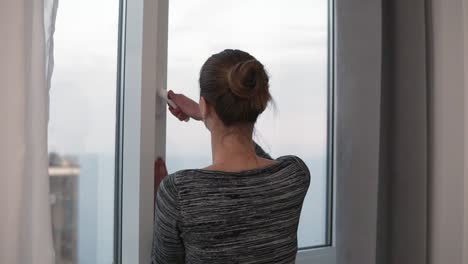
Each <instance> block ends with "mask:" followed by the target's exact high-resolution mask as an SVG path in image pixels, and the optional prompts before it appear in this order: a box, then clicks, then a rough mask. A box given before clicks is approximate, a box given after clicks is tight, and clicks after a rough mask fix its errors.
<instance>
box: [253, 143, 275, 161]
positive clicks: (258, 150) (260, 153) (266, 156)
mask: <svg viewBox="0 0 468 264" xmlns="http://www.w3.org/2000/svg"><path fill="white" fill-rule="evenodd" d="M254 144H255V153H256V154H257V155H258V156H260V157H262V158H264V159H269V160H272V159H273V158H272V157H271V156H270V154H268V153H266V152H265V151H264V150H263V149H262V147H260V146H259V145H258V144H257V142H255V141H254Z"/></svg>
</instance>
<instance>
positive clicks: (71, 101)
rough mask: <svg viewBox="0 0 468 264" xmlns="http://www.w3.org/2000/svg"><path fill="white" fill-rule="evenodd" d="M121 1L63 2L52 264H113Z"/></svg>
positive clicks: (53, 112)
mask: <svg viewBox="0 0 468 264" xmlns="http://www.w3.org/2000/svg"><path fill="white" fill-rule="evenodd" d="M118 5H119V1H111V0H101V1H91V0H82V1H60V3H59V8H58V13H57V20H56V31H55V69H54V74H53V77H52V87H51V90H50V119H49V175H50V203H51V209H52V230H53V240H54V248H55V255H56V260H55V263H64V264H71V263H73V264H75V263H82V264H94V263H96V264H97V263H99V264H100V263H112V261H113V241H114V240H113V233H114V231H113V223H114V151H115V121H116V120H115V116H116V69H117V43H118V42H117V36H118V34H117V31H118V14H119V10H118V8H119V6H118Z"/></svg>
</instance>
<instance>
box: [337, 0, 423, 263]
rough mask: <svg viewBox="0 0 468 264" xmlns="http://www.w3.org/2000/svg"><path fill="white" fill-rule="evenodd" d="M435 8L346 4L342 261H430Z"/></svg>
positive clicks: (341, 29)
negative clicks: (432, 30)
mask: <svg viewBox="0 0 468 264" xmlns="http://www.w3.org/2000/svg"><path fill="white" fill-rule="evenodd" d="M429 14H430V6H429V4H428V1H426V0H411V1H408V0H336V32H337V34H336V47H335V48H336V142H337V143H336V144H337V145H336V146H337V147H336V150H337V151H336V178H337V182H336V208H337V210H336V212H337V213H336V250H337V263H338V264H374V263H378V264H425V263H427V251H428V250H427V244H428V243H427V241H428V239H429V237H428V230H427V229H428V220H427V219H428V217H427V215H428V185H429V183H430V182H429V180H428V179H430V177H429V175H428V173H429V170H428V153H429V152H430V145H429V144H428V138H429V135H428V133H429V132H428V131H429V130H428V127H429V125H430V124H429V120H430V119H429V117H428V113H429V108H430V98H429V95H430V82H429V81H428V77H429V76H431V75H430V74H429V73H430V67H429V66H430V65H431V64H430V60H429V58H430V56H428V54H430V52H429V51H430V48H431V47H430V43H431V41H430V34H428V33H429V32H430V28H431V27H430V21H431V20H430V16H429Z"/></svg>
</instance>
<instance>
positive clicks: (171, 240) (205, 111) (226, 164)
mask: <svg viewBox="0 0 468 264" xmlns="http://www.w3.org/2000/svg"><path fill="white" fill-rule="evenodd" d="M199 82H200V101H199V104H197V103H196V102H194V101H192V100H190V99H188V98H187V97H185V96H184V95H181V94H175V93H173V92H169V98H170V99H172V100H173V101H174V102H175V104H176V105H177V106H178V107H177V108H176V109H174V108H172V107H169V110H170V111H171V113H172V114H173V115H174V116H176V117H177V118H179V119H180V120H185V119H186V118H187V117H191V118H193V119H196V120H202V121H203V122H204V124H205V126H206V128H207V129H208V130H209V131H210V133H211V149H212V162H213V164H212V165H210V166H208V167H206V168H203V169H190V170H182V171H178V172H176V173H174V174H171V175H168V176H167V177H165V178H164V180H163V181H162V183H161V185H160V186H159V190H158V193H157V198H156V216H155V228H154V242H153V252H152V261H153V263H157V264H161V263H204V264H209V263H294V261H295V257H296V252H297V227H298V223H299V216H300V213H301V208H302V203H303V201H304V197H305V195H306V192H307V189H308V187H309V180H310V175H309V170H308V169H307V166H306V165H305V163H304V162H303V161H302V160H301V159H300V158H298V157H295V156H283V157H280V158H277V159H272V158H271V157H270V156H269V155H268V154H266V153H265V152H264V151H263V150H262V149H261V148H260V147H259V146H258V145H257V144H256V143H255V142H253V140H252V133H253V129H254V125H255V122H256V120H257V117H258V116H259V115H260V114H261V113H262V112H263V111H264V110H265V108H266V107H267V105H268V103H269V102H270V100H271V96H270V92H269V90H268V75H267V73H266V72H265V69H264V67H263V65H262V64H261V63H260V62H259V61H258V60H256V59H255V58H254V57H253V56H251V55H250V54H248V53H246V52H243V51H240V50H224V51H222V52H220V53H218V54H214V55H212V56H211V57H210V58H209V59H208V60H207V61H206V62H205V64H204V65H203V66H202V68H201V71H200V80H199ZM297 132H299V131H297ZM158 162H159V165H160V166H161V168H164V167H163V162H162V161H161V160H160V161H158Z"/></svg>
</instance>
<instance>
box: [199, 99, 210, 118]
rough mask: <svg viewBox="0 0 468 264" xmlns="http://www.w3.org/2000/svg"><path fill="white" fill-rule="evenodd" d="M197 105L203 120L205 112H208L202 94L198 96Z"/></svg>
mask: <svg viewBox="0 0 468 264" xmlns="http://www.w3.org/2000/svg"><path fill="white" fill-rule="evenodd" d="M199 106H200V114H201V118H202V120H205V118H206V115H207V112H208V106H207V105H206V100H205V98H203V96H200V102H199Z"/></svg>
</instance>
